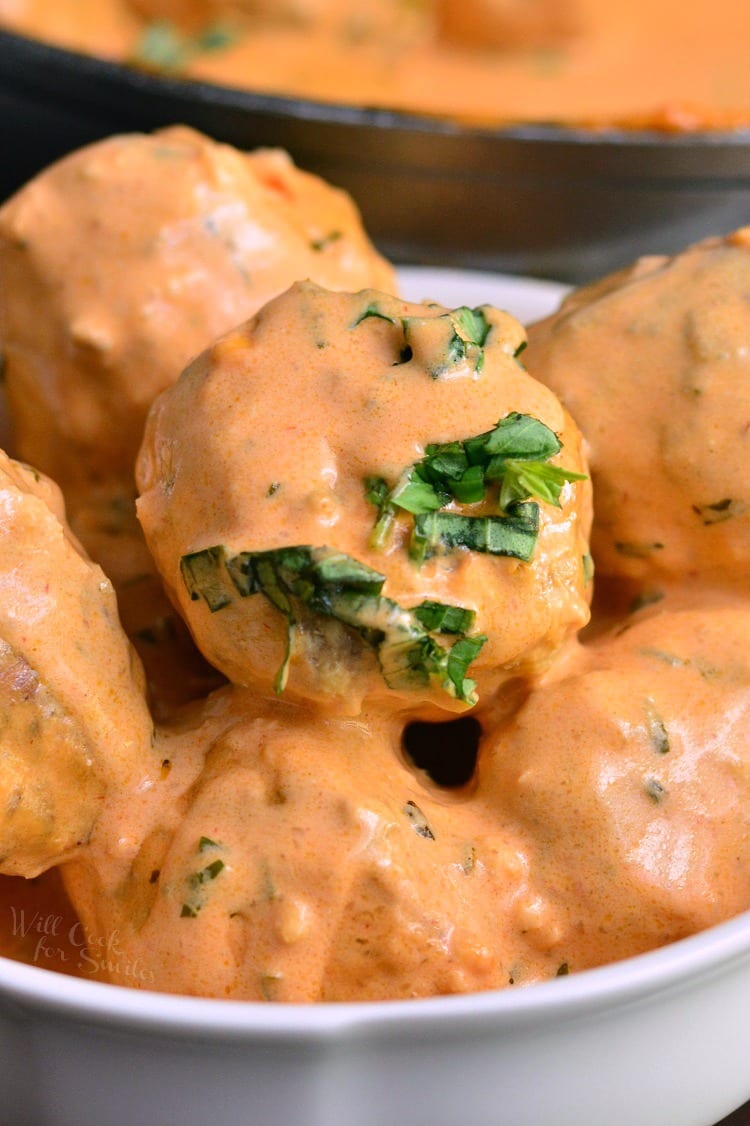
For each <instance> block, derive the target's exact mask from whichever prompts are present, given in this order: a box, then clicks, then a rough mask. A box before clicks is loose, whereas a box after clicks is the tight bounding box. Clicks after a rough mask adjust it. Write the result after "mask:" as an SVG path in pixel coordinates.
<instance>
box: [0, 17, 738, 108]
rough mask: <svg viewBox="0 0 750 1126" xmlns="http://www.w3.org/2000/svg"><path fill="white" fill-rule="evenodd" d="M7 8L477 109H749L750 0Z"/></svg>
mask: <svg viewBox="0 0 750 1126" xmlns="http://www.w3.org/2000/svg"><path fill="white" fill-rule="evenodd" d="M164 19H166V20H167V21H173V23H172V24H171V25H170V26H169V27H167V28H165V26H164V23H163V20H164ZM160 20H161V21H162V22H161V23H160V22H159V21H160ZM0 21H2V24H3V26H5V27H7V28H10V29H14V30H18V31H20V32H21V33H24V34H28V35H31V36H37V37H39V38H42V39H49V40H51V41H53V42H58V43H60V44H62V45H65V46H68V47H72V48H74V49H80V50H83V51H88V52H92V53H97V54H101V55H104V56H105V57H108V58H114V59H125V60H128V61H134V60H135V61H136V63H137V65H147V66H152V67H156V68H157V69H159V68H162V69H168V70H177V71H179V72H180V73H182V74H185V75H187V76H190V77H193V78H199V79H203V80H208V81H211V82H218V83H221V84H226V85H230V86H238V87H242V88H249V89H253V90H257V91H261V92H266V93H275V94H280V95H290V96H293V97H303V98H314V99H320V100H322V101H324V102H334V103H338V102H343V103H349V104H354V105H362V106H381V107H389V108H393V109H400V110H407V111H413V112H418V113H426V114H430V115H439V116H447V117H451V118H458V119H461V120H463V121H469V122H477V123H481V124H498V123H508V122H564V123H572V124H582V125H585V126H600V125H612V124H615V125H623V126H625V127H653V128H657V129H665V130H683V129H712V128H720V129H721V128H733V127H735V126H740V125H742V126H746V125H748V124H750V76H749V75H748V70H747V66H746V59H745V45H746V43H747V42H748V39H749V38H750V9H749V8H748V5H747V4H746V3H744V0H718V2H716V0H713V2H712V0H687V2H682V3H678V2H677V0H662V2H661V3H658V4H653V3H649V2H648V0H629V2H628V3H618V4H613V3H611V2H610V0H525V2H523V3H522V2H520V0H433V2H430V0H421V2H420V0H369V2H368V3H364V4H363V3H358V4H356V5H352V4H351V3H349V2H346V0H287V2H286V3H283V4H276V3H270V2H267V0H237V2H236V3H231V2H227V0H132V4H131V3H129V2H128V0H107V2H106V3H87V4H85V5H84V4H81V3H80V0H0Z"/></svg>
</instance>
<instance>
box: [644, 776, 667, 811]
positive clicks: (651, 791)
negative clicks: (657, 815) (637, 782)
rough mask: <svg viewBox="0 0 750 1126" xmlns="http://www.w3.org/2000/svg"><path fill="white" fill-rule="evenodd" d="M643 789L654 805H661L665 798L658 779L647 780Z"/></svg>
mask: <svg viewBox="0 0 750 1126" xmlns="http://www.w3.org/2000/svg"><path fill="white" fill-rule="evenodd" d="M643 788H644V790H645V792H646V794H647V795H648V797H650V798H651V801H652V802H654V804H655V805H661V803H662V802H663V801H664V799H665V797H666V796H667V791H666V788H665V787H664V785H663V784H662V783H661V782H660V781H659V779H658V778H647V779H646V781H645V783H644V787H643Z"/></svg>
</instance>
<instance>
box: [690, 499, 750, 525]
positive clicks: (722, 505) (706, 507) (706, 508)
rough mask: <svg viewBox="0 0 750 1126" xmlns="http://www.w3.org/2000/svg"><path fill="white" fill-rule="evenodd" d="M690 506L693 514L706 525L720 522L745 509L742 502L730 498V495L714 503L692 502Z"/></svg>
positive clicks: (737, 514)
mask: <svg viewBox="0 0 750 1126" xmlns="http://www.w3.org/2000/svg"><path fill="white" fill-rule="evenodd" d="M692 508H693V512H694V513H695V515H696V516H699V517H700V519H701V520H702V522H703V524H705V525H707V526H710V525H711V524H722V523H723V522H724V521H725V520H731V519H732V518H733V517H734V516H739V515H740V514H741V513H742V512H743V511H744V510H745V506H744V505H743V504H741V503H739V502H738V501H735V500H732V498H731V497H725V498H724V499H723V500H719V501H716V502H715V503H714V504H694V505H693V506H692Z"/></svg>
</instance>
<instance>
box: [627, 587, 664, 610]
mask: <svg viewBox="0 0 750 1126" xmlns="http://www.w3.org/2000/svg"><path fill="white" fill-rule="evenodd" d="M663 598H664V591H663V590H656V589H653V590H644V591H641V593H640V594H638V595H636V597H635V598H634V599H633V600H632V602H631V603H630V605H629V606H628V614H637V613H638V612H639V611H640V610H644V609H645V608H646V607H647V606H654V605H655V604H656V603H657V602H661V601H662V599H663Z"/></svg>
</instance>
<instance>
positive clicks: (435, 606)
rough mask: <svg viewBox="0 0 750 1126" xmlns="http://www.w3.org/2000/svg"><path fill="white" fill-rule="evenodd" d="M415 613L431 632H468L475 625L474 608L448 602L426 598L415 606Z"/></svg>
mask: <svg viewBox="0 0 750 1126" xmlns="http://www.w3.org/2000/svg"><path fill="white" fill-rule="evenodd" d="M414 614H415V615H416V617H417V618H419V620H420V622H421V623H422V625H423V626H424V627H425V629H426V630H428V631H429V632H430V633H467V632H468V631H469V630H470V629H471V627H472V626H473V625H474V618H475V617H476V615H475V613H474V611H473V610H466V609H464V607H463V606H452V605H449V604H448V603H446V602H433V601H431V600H429V599H428V600H426V601H424V602H420V604H419V606H415V607H414Z"/></svg>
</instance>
